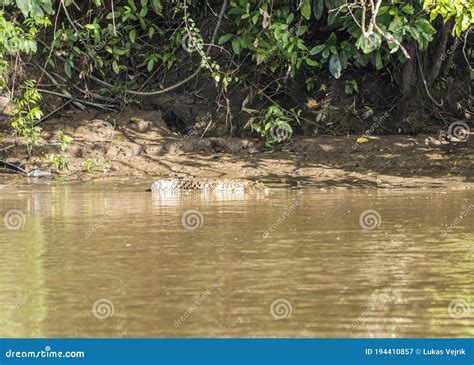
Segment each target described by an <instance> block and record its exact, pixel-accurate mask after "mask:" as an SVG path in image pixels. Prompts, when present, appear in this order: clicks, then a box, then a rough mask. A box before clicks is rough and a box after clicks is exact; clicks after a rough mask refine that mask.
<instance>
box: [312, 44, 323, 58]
mask: <svg viewBox="0 0 474 365" xmlns="http://www.w3.org/2000/svg"><path fill="white" fill-rule="evenodd" d="M324 48H326V46H325V45H324V44H321V45H319V46H316V47H313V48H312V49H311V51H309V54H310V55H311V56H314V55H315V54H318V53H321V52H322V51H323V50H324Z"/></svg>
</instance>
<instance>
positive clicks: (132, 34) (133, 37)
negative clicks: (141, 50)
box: [128, 29, 137, 43]
mask: <svg viewBox="0 0 474 365" xmlns="http://www.w3.org/2000/svg"><path fill="white" fill-rule="evenodd" d="M128 37H129V38H130V42H132V43H135V40H136V39H137V31H136V30H135V29H132V30H131V31H130V33H129V34H128Z"/></svg>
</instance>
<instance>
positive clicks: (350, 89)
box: [344, 79, 359, 95]
mask: <svg viewBox="0 0 474 365" xmlns="http://www.w3.org/2000/svg"><path fill="white" fill-rule="evenodd" d="M344 92H345V93H346V94H347V95H352V94H353V93H358V92H359V85H358V84H357V81H356V80H354V79H352V80H346V81H345V82H344Z"/></svg>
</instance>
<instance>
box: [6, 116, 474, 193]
mask: <svg viewBox="0 0 474 365" xmlns="http://www.w3.org/2000/svg"><path fill="white" fill-rule="evenodd" d="M59 130H62V131H63V132H64V133H65V134H67V135H69V136H71V137H72V138H73V140H72V142H70V143H69V145H68V147H67V149H66V150H65V151H64V152H63V151H62V150H61V148H60V142H59V138H58V134H57V131H59ZM1 137H2V138H1V141H2V142H1V143H0V151H1V152H0V160H5V161H8V162H11V163H15V164H21V165H24V168H25V170H27V171H28V170H32V169H36V168H39V169H49V168H52V170H53V171H54V170H55V169H54V167H51V162H50V157H49V156H50V155H51V154H56V155H59V156H63V157H65V158H67V162H68V167H69V169H68V170H62V171H57V173H56V171H55V173H54V174H53V178H65V179H70V180H84V179H92V178H107V177H130V176H132V177H137V178H147V177H149V178H152V177H158V176H160V177H164V176H206V177H211V176H212V177H226V178H234V177H240V178H248V179H252V180H262V181H266V182H268V183H269V184H282V185H284V186H312V187H320V188H352V187H355V188H370V187H378V188H433V187H439V188H450V189H471V188H473V187H474V168H473V166H472V155H473V153H472V152H473V144H474V136H471V137H470V138H468V139H467V141H465V142H461V143H448V142H446V141H444V140H439V139H438V136H437V135H434V134H433V135H418V136H405V135H397V136H393V135H392V136H377V137H375V136H374V137H368V138H367V139H368V141H365V142H363V143H356V142H357V140H358V138H360V137H361V136H360V135H352V136H344V137H335V136H325V135H315V136H312V137H303V136H293V137H292V138H291V139H290V140H287V141H284V142H283V143H281V144H278V145H276V146H275V148H274V149H269V148H268V147H266V146H265V144H264V142H263V141H261V140H257V139H251V138H218V137H211V138H206V137H203V138H200V137H199V136H197V135H195V134H193V133H191V134H189V135H184V136H183V135H179V134H178V133H175V132H172V131H171V130H170V129H169V128H168V127H167V125H166V123H165V122H164V120H163V118H162V115H161V113H160V112H158V111H149V112H143V113H141V114H140V116H139V117H136V116H135V115H134V114H133V113H132V112H125V113H122V114H120V115H118V116H117V115H100V116H97V115H87V114H82V115H81V116H80V117H79V116H78V117H74V116H71V117H69V118H67V117H63V118H61V119H58V120H52V121H48V122H46V123H45V124H44V131H43V133H42V138H43V141H42V142H41V143H40V144H39V145H38V146H35V147H34V148H33V153H32V156H31V157H30V158H29V159H27V158H26V155H27V153H26V146H25V145H24V144H22V143H21V142H20V141H19V140H16V139H14V138H12V137H9V136H8V135H2V136H1ZM2 175H5V174H2ZM9 176H11V177H12V181H20V180H21V179H23V177H21V176H14V175H9ZM2 180H4V179H2Z"/></svg>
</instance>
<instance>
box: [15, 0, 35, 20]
mask: <svg viewBox="0 0 474 365" xmlns="http://www.w3.org/2000/svg"><path fill="white" fill-rule="evenodd" d="M16 5H17V6H18V8H19V9H20V10H21V12H22V14H23V16H24V17H25V18H26V17H27V16H28V14H29V13H30V11H31V9H32V6H31V2H30V1H29V0H16Z"/></svg>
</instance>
